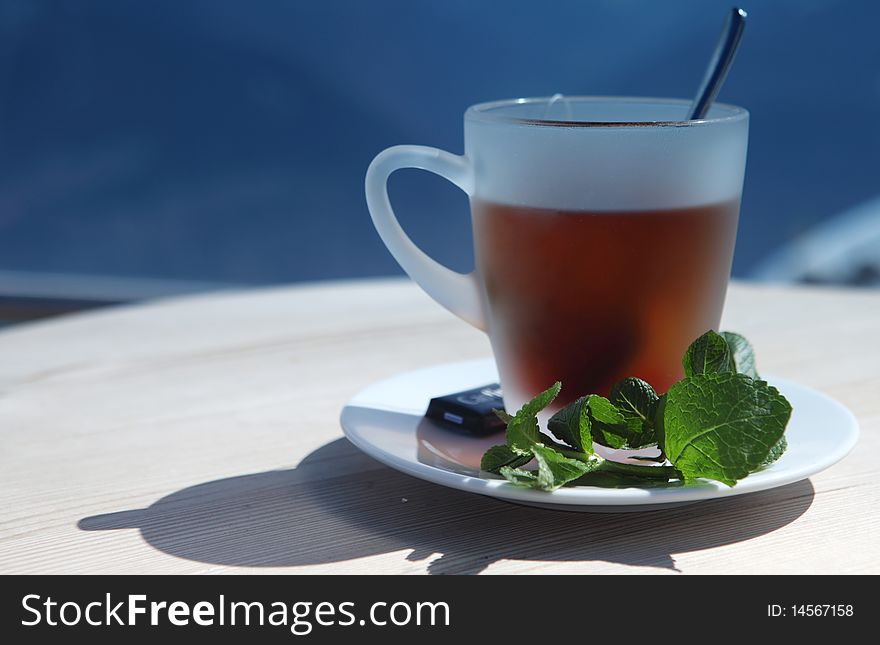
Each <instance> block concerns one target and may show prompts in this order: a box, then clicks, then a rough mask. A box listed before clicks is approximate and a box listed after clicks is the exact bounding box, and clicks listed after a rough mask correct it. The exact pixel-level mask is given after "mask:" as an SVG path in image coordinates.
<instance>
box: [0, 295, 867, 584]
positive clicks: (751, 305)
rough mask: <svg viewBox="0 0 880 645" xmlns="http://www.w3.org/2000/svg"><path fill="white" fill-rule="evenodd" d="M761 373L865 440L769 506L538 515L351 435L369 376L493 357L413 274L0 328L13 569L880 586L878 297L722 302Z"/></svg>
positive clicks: (760, 499)
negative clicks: (725, 577) (446, 482)
mask: <svg viewBox="0 0 880 645" xmlns="http://www.w3.org/2000/svg"><path fill="white" fill-rule="evenodd" d="M723 327H724V328H726V329H733V330H736V331H739V332H742V333H744V334H745V335H747V336H748V337H749V338H750V339H751V340H752V341H753V343H754V345H755V347H756V350H757V356H758V360H759V367H760V368H761V369H762V370H764V371H767V372H771V373H773V374H775V375H778V376H781V377H787V378H791V379H794V380H797V381H800V382H802V383H804V384H806V385H809V386H812V387H814V388H817V389H820V390H822V391H824V392H826V393H828V394H830V395H831V396H833V397H835V398H836V399H838V400H839V401H841V402H842V403H844V404H845V405H847V406H848V407H850V408H851V409H852V410H853V412H854V413H855V414H856V416H857V417H858V420H859V423H860V425H861V438H860V440H859V443H858V445H857V446H856V448H855V449H854V450H853V452H852V453H851V454H850V455H849V456H848V457H847V458H846V459H844V460H843V461H842V462H840V463H839V464H837V465H835V466H833V467H832V468H830V469H828V470H826V471H824V472H822V473H820V474H818V475H816V476H814V477H812V478H811V479H810V480H806V481H802V482H799V483H796V484H791V485H789V486H785V487H782V488H778V489H775V490H771V491H766V492H761V493H753V494H750V495H743V496H740V497H734V498H729V499H725V500H717V501H711V502H703V503H697V504H693V505H689V506H684V507H680V508H675V509H670V510H663V511H655V512H640V513H628V514H592V513H566V512H558V511H546V510H540V509H530V508H525V507H519V506H515V505H512V504H507V503H504V502H501V501H497V500H494V499H490V498H487V497H481V496H478V495H474V494H470V493H465V492H460V491H455V490H451V489H447V488H443V487H440V486H437V485H434V484H430V483H427V482H423V481H420V480H418V479H414V478H412V477H409V476H407V475H403V474H400V473H398V472H396V471H393V470H391V469H389V468H387V467H385V466H383V465H381V464H379V463H378V462H376V461H374V460H372V459H371V458H369V457H367V456H366V455H364V454H362V453H360V452H359V451H358V450H357V449H356V448H354V447H353V446H352V445H351V444H349V443H348V441H347V440H346V439H345V438H344V437H343V435H342V432H341V429H340V427H339V421H338V418H339V412H340V409H341V408H342V406H343V405H344V404H345V402H346V401H347V400H348V399H349V398H350V397H351V396H352V395H353V394H355V393H356V392H357V391H358V390H360V389H362V388H363V387H365V386H367V385H368V384H370V383H371V382H373V381H376V380H377V379H382V378H385V377H389V376H391V375H393V374H395V373H398V372H401V371H405V370H410V369H415V368H419V367H425V366H429V365H432V364H436V363H440V362H448V361H454V360H465V359H471V358H478V357H484V356H488V355H489V353H490V350H489V345H488V342H487V340H486V337H485V336H484V335H483V334H482V333H481V332H478V331H476V330H474V329H472V328H471V327H469V326H468V325H466V324H465V323H463V322H461V321H459V320H458V319H456V318H454V317H453V316H452V315H451V314H449V313H447V312H446V311H444V310H443V309H441V308H440V307H439V306H438V305H436V304H434V303H433V302H432V301H430V300H429V299H428V297H427V296H426V295H424V294H423V293H422V292H421V291H419V289H418V288H417V287H415V286H414V285H413V284H412V283H410V282H408V281H405V280H398V279H394V280H372V281H352V282H339V283H324V284H315V285H306V286H298V287H289V288H277V289H266V290H255V291H243V292H232V293H221V294H210V295H203V296H191V297H183V298H178V299H170V300H165V301H158V302H154V303H150V304H143V305H137V306H130V307H120V308H115V309H106V310H102V311H98V312H93V313H87V314H80V315H71V316H66V317H62V318H57V319H53V320H48V321H43V322H37V323H33V324H28V325H22V326H17V327H12V328H9V329H7V330H5V331H3V332H2V333H0V433H2V451H0V491H2V492H0V496H2V498H0V499H2V503H0V508H2V513H0V573H46V572H50V573H119V574H131V573H151V574H155V573H214V572H279V573H305V572H308V573H426V572H427V573H434V574H443V573H482V572H485V573H628V572H640V573H666V574H675V573H678V572H683V573H716V572H718V573H768V572H769V573H837V572H842V573H862V572H873V573H880V540H878V539H877V535H878V534H880V520H878V518H880V511H878V509H880V468H878V466H877V461H876V455H878V454H880V344H878V341H877V334H878V331H880V292H870V291H847V290H836V289H835V290H832V289H816V288H779V287H757V286H750V285H745V284H733V285H732V286H731V289H730V292H729V295H728V301H727V306H726V310H725V319H724V324H723Z"/></svg>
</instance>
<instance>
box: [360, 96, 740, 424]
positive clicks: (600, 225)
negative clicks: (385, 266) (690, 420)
mask: <svg viewBox="0 0 880 645" xmlns="http://www.w3.org/2000/svg"><path fill="white" fill-rule="evenodd" d="M688 105H689V102H687V101H678V100H664V99H644V98H601V97H568V98H563V99H560V98H559V97H555V98H534V99H516V100H509V101H496V102H493V103H482V104H480V105H474V106H472V107H470V108H468V109H467V111H466V112H465V115H464V155H463V156H459V155H454V154H450V153H448V152H444V151H442V150H437V149H436V148H428V147H424V146H395V147H393V148H388V149H387V150H385V151H383V152H382V153H380V154H379V155H378V156H377V157H376V158H375V159H374V160H373V162H372V164H370V167H369V170H368V171H367V177H366V194H367V205H368V206H369V209H370V215H371V216H372V218H373V223H374V224H375V226H376V230H377V231H378V232H379V235H380V236H381V238H382V240H383V241H384V242H385V244H386V246H387V247H388V250H389V251H391V254H392V255H393V256H394V257H395V259H396V260H397V261H398V262H399V263H400V265H401V266H402V267H403V268H404V270H406V272H407V273H408V274H409V275H410V276H411V277H412V279H413V280H415V281H416V282H417V283H418V284H419V285H420V286H421V287H422V288H423V289H424V290H425V291H426V292H427V293H428V294H429V295H430V296H431V297H432V298H434V299H435V300H436V301H437V302H438V303H440V304H441V305H443V306H444V307H446V308H447V309H449V310H450V311H451V312H453V313H454V314H456V315H458V316H460V317H461V318H462V319H464V320H465V321H467V322H469V323H470V324H472V325H474V326H475V327H478V328H479V329H482V330H484V331H485V332H486V333H488V335H489V339H490V341H491V344H492V350H493V353H494V354H495V361H496V363H497V365H498V370H499V374H500V378H501V386H502V390H503V393H504V402H505V406H506V408H507V409H508V410H509V411H511V412H513V411H515V410H517V409H518V408H519V407H520V405H521V404H522V403H523V402H524V401H525V400H527V399H528V398H530V397H531V396H533V395H534V394H536V393H537V392H539V391H541V390H543V389H545V388H547V387H549V386H550V385H551V384H552V383H553V382H554V381H556V380H561V381H562V384H563V390H562V394H561V395H560V397H559V398H558V399H557V407H558V406H559V405H562V404H564V403H566V402H568V401H571V400H574V399H575V398H577V397H578V396H581V395H584V394H589V393H599V394H605V395H607V394H608V391H609V390H610V388H611V386H612V385H613V384H614V383H615V382H616V381H617V380H619V379H621V378H624V377H626V376H639V377H641V378H643V379H645V380H647V381H648V382H649V383H651V384H652V385H654V386H655V388H656V389H657V390H658V391H659V392H663V391H665V390H666V388H668V387H669V386H670V385H671V384H672V383H674V382H675V381H676V380H678V379H679V378H681V377H682V368H681V356H682V354H683V353H684V350H685V349H686V348H687V346H688V344H689V343H690V342H691V341H692V340H693V339H694V338H696V337H697V336H699V335H700V334H702V333H704V332H705V331H706V330H708V329H717V328H718V324H719V321H720V318H721V310H722V307H723V305H724V298H725V293H726V290H727V282H728V280H729V277H730V265H731V260H732V257H733V247H734V241H735V238H736V227H737V220H738V218H739V203H740V195H741V193H742V184H743V174H744V172H745V164H746V149H747V144H748V126H749V115H748V112H746V111H745V110H743V109H742V108H738V107H734V106H731V105H723V104H716V105H715V106H714V107H712V109H711V110H710V111H709V114H708V116H707V118H705V119H702V120H699V121H687V120H685V119H686V116H685V115H686V112H687V108H688ZM399 168H421V169H424V170H429V171H431V172H434V173H437V174H438V175H440V176H442V177H445V178H446V179H448V180H449V181H451V182H452V183H453V184H455V185H456V186H458V187H459V188H461V190H463V191H464V192H465V193H467V194H468V196H469V197H470V203H471V215H472V217H471V219H472V228H473V238H474V257H475V265H476V266H475V268H474V271H473V273H469V274H466V275H464V274H460V273H456V272H454V271H451V270H450V269H447V268H446V267H444V266H442V265H440V264H438V263H437V262H435V261H434V260H432V259H431V258H429V257H428V256H427V255H426V254H425V253H424V252H422V251H421V250H420V249H419V248H418V247H416V246H415V244H413V242H412V241H411V240H410V239H409V237H407V235H406V233H404V231H403V229H402V228H401V227H400V224H399V223H398V222H397V219H396V218H395V216H394V212H393V211H392V209H391V204H390V203H389V200H388V192H387V189H386V181H387V179H388V176H389V175H390V174H391V173H392V172H394V171H395V170H397V169H399Z"/></svg>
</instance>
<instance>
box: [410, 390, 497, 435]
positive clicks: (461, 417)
mask: <svg viewBox="0 0 880 645" xmlns="http://www.w3.org/2000/svg"><path fill="white" fill-rule="evenodd" d="M494 410H504V400H503V399H502V398H501V386H500V385H499V384H498V383H492V384H490V385H484V386H483V387H478V388H474V389H473V390H466V391H464V392H456V393H455V394H447V395H446V396H438V397H435V398H433V399H431V402H430V403H429V404H428V411H427V412H425V416H426V417H427V418H429V419H433V420H434V421H439V422H440V423H441V424H443V425H445V426H447V427H453V428H457V429H459V430H464V431H466V432H469V433H470V434H474V435H488V434H493V433H496V432H501V431H502V430H504V427H505V424H504V422H503V421H502V420H501V419H499V418H498V416H497V415H496V414H495V412H494Z"/></svg>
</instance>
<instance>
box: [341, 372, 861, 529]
mask: <svg viewBox="0 0 880 645" xmlns="http://www.w3.org/2000/svg"><path fill="white" fill-rule="evenodd" d="M497 379H498V374H497V371H496V369H495V364H494V362H493V361H492V360H491V359H485V360H479V361H469V362H464V363H449V364H445V365H437V366H435V367H430V368H427V369H423V370H418V371H415V372H408V373H405V374H399V375H397V376H394V377H392V378H390V379H387V380H384V381H380V382H378V383H375V384H373V385H371V386H369V387H368V388H366V389H365V390H363V391H362V392H360V393H359V394H358V395H357V396H355V397H354V398H353V399H352V400H351V401H349V403H348V405H346V406H345V408H343V410H342V418H341V422H342V429H343V431H344V432H345V435H346V436H347V437H348V438H349V440H350V441H351V442H352V443H353V444H354V445H356V446H357V447H358V448H360V449H361V450H363V451H364V452H365V453H367V454H368V455H370V456H371V457H374V458H375V459H378V460H379V461H381V462H382V463H384V464H386V465H388V466H391V467H392V468H395V469H397V470H399V471H401V472H404V473H407V474H409V475H412V476H414V477H418V478H420V479H424V480H427V481H430V482H434V483H435V484H441V485H443V486H450V487H452V488H458V489H461V490H466V491H470V492H472V493H479V494H481V495H489V496H491V497H496V498H498V499H503V500H507V501H510V502H516V503H520V504H529V505H532V506H542V507H549V508H558V509H561V510H583V511H603V512H614V511H630V510H632V511H634V510H646V509H647V508H664V507H667V508H668V507H669V506H674V505H679V504H685V503H690V502H695V501H699V500H705V499H714V498H718V497H728V496H731V495H743V494H745V493H753V492H756V491H760V490H766V489H768V488H775V487H777V486H783V485H785V484H791V483H793V482H796V481H800V480H802V479H806V478H807V477H809V476H810V475H814V474H815V473H818V472H819V471H821V470H824V469H825V468H828V467H829V466H831V465H832V464H834V463H836V462H837V461H839V460H840V459H842V458H843V457H844V456H845V455H846V454H847V453H848V452H849V451H850V450H851V449H852V447H853V446H854V445H855V443H856V440H857V438H858V434H859V432H858V423H857V421H856V419H855V417H854V416H853V414H852V413H851V412H850V411H849V410H848V409H847V408H845V407H844V406H843V405H841V404H840V403H838V402H837V401H835V400H834V399H832V398H831V397H829V396H827V395H825V394H822V393H821V392H817V391H816V390H813V389H811V388H808V387H805V386H803V385H799V384H797V383H795V382H793V381H788V380H785V379H777V378H772V377H770V378H768V380H769V381H770V382H771V383H772V384H773V385H775V386H776V387H777V388H778V389H779V391H780V392H782V393H783V394H784V395H785V396H786V398H787V399H788V400H789V401H790V402H791V405H792V408H793V412H792V416H791V421H790V422H789V425H788V429H787V430H786V437H787V438H788V450H787V451H786V452H785V454H784V455H783V456H782V458H781V459H779V461H777V462H776V463H774V464H773V465H772V466H770V467H769V468H766V469H765V470H762V471H760V472H757V473H753V474H751V475H749V476H748V477H747V478H745V479H743V480H741V481H740V482H738V483H737V485H736V486H734V487H733V488H728V487H727V486H725V485H723V484H720V483H717V482H712V481H699V482H694V483H691V484H687V485H682V484H680V483H671V484H668V485H660V486H653V487H645V488H641V487H634V488H599V487H595V486H575V487H566V488H560V489H559V490H556V491H554V492H552V493H545V492H543V491H536V490H529V489H523V488H517V487H515V486H513V485H511V484H509V483H507V482H506V481H504V480H502V479H491V478H489V477H491V476H488V475H484V476H483V477H481V476H480V468H479V464H480V457H481V455H482V454H483V452H484V451H485V450H486V448H488V447H489V446H491V445H494V444H497V443H503V441H504V439H503V435H501V434H498V435H495V436H491V437H487V438H474V437H470V436H467V435H465V434H460V433H458V432H456V431H454V430H448V429H446V428H443V427H441V426H439V425H437V424H435V423H434V422H432V421H430V420H428V419H425V418H424V417H423V416H422V415H423V414H424V413H425V410H426V409H427V407H428V401H429V400H430V399H431V398H432V397H435V396H441V395H444V394H450V393H452V392H459V391H462V390H467V389H470V388H474V387H479V386H481V385H485V384H487V383H492V382H496V381H497ZM658 505H660V506H658Z"/></svg>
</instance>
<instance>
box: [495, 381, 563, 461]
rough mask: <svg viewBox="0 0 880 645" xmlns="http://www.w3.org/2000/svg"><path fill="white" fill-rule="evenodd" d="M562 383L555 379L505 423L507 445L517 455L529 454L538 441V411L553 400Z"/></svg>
mask: <svg viewBox="0 0 880 645" xmlns="http://www.w3.org/2000/svg"><path fill="white" fill-rule="evenodd" d="M561 389H562V383H560V382H559V381H556V383H554V384H553V385H551V386H550V387H549V388H547V389H546V390H544V391H543V392H541V393H540V394H538V395H537V396H536V397H535V398H533V399H532V400H531V401H528V402H527V403H526V404H525V405H523V406H522V407H521V408H520V409H519V411H517V413H516V415H514V417H513V418H512V419H511V420H510V421H509V422H508V423H507V446H508V447H509V448H510V449H511V450H512V451H513V452H515V453H516V454H518V455H529V454H531V448H532V445H533V444H536V443H540V438H539V436H540V432H539V430H538V413H539V412H540V411H541V410H543V409H544V408H546V407H547V406H548V405H550V404H551V403H552V402H553V399H555V398H556V395H557V394H559V390H561Z"/></svg>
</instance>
